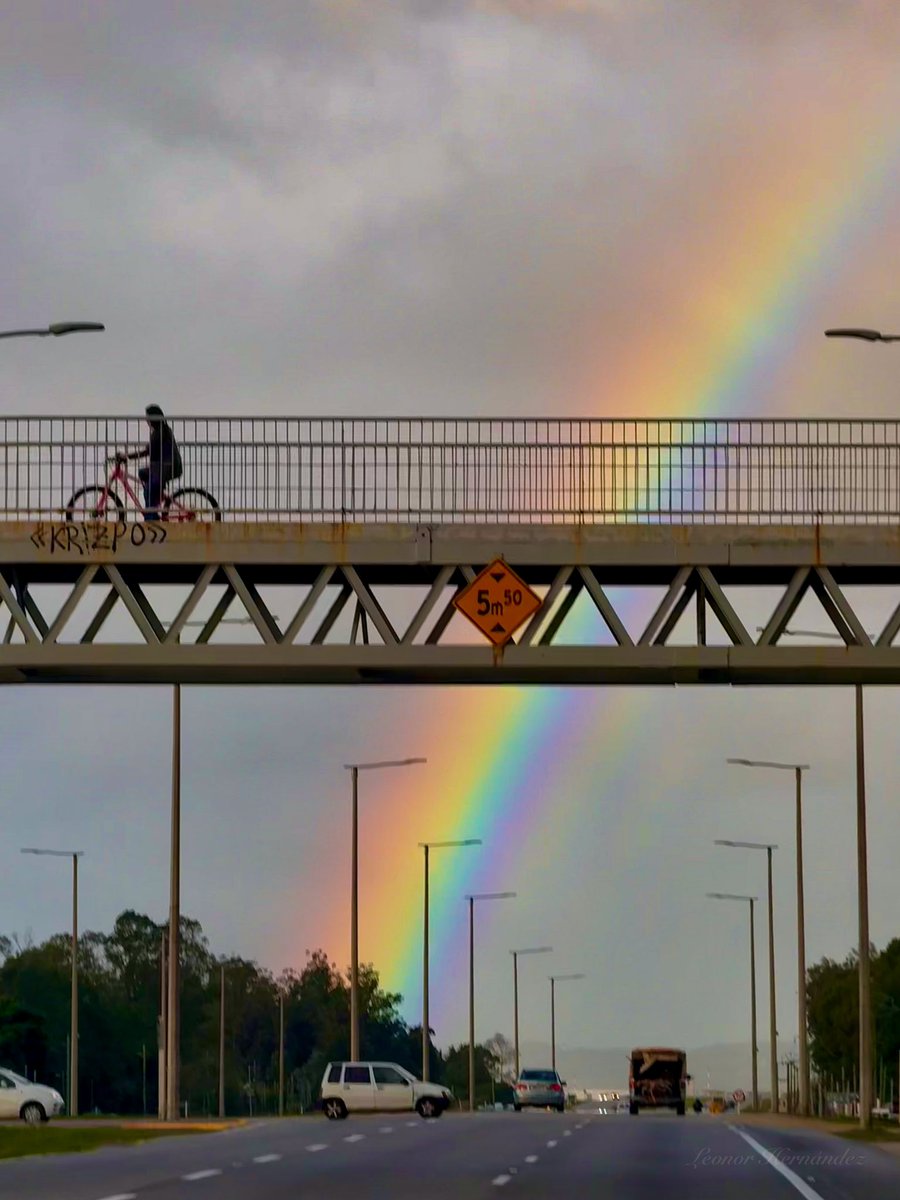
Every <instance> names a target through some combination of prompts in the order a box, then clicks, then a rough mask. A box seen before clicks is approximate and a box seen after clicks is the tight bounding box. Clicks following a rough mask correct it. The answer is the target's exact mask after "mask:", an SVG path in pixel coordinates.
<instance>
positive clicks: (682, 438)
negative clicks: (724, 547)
mask: <svg viewBox="0 0 900 1200" xmlns="http://www.w3.org/2000/svg"><path fill="white" fill-rule="evenodd" d="M170 424H171V426H172V429H173V431H174V433H175V436H176V438H177V440H178V444H179V446H180V448H181V452H182V456H183V460H184V474H183V477H182V479H181V480H179V482H178V484H177V485H176V486H186V487H202V488H205V489H207V490H208V491H209V492H211V493H213V495H215V496H216V498H217V499H218V501H219V504H220V506H221V508H222V510H223V514H224V519H225V520H234V521H263V520H269V521H282V522H299V521H304V522H317V521H318V522H325V521H329V522H331V521H347V522H362V523H365V522H436V523H468V524H473V523H484V522H503V523H519V522H521V523H567V524H568V523H585V524H613V523H648V524H659V523H670V524H682V523H687V524H698V523H709V524H719V523H722V524H726V523H727V524H770V523H788V524H801V523H802V524H808V523H810V522H825V523H872V524H888V523H893V522H897V521H898V520H900V421H895V420H824V419H823V420H762V419H760V420H749V419H748V420H737V419H735V420H706V419H701V418H697V419H681V420H674V419H673V420H666V419H660V420H653V419H646V420H637V419H633V420H612V419H603V420H579V419H571V420H570V419H522V420H510V419H494V418H422V419H415V418H374V417H369V418H349V417H348V418H340V417H333V418H330V417H326V418H312V417H301V418H297V417H246V418H241V417H221V418H217V417H173V418H170ZM146 438H147V427H146V425H145V423H144V422H143V420H138V419H132V418H120V417H46V416H41V417H5V418H0V519H5V520H12V519H24V518H32V517H33V518H42V519H52V518H54V517H56V518H57V519H58V518H59V517H60V516H61V515H62V514H63V513H64V512H65V509H66V504H67V501H68V499H69V497H70V496H71V495H72V494H73V493H74V492H75V491H76V490H77V489H79V488H81V487H84V486H88V485H91V484H95V483H98V482H102V481H103V480H104V479H105V478H106V477H107V474H108V470H109V468H108V467H107V465H106V459H107V457H108V455H110V454H112V453H113V452H114V451H115V450H116V449H121V448H128V449H134V448H136V447H137V446H139V445H141V444H142V443H145V442H146ZM132 466H135V467H136V466H137V464H132ZM135 490H136V492H137V493H138V495H140V488H139V487H138V486H137V485H136V484H135ZM120 499H121V500H122V501H123V503H124V505H125V508H126V511H127V515H128V516H129V518H130V519H136V518H137V517H138V515H139V510H138V508H137V507H136V506H135V505H134V504H133V503H132V502H131V501H130V500H129V499H128V497H127V496H126V495H125V494H120Z"/></svg>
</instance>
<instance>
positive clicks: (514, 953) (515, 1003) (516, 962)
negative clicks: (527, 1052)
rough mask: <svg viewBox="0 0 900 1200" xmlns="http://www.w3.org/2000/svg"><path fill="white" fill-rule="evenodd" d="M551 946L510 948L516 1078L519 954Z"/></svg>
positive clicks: (517, 1064)
mask: <svg viewBox="0 0 900 1200" xmlns="http://www.w3.org/2000/svg"><path fill="white" fill-rule="evenodd" d="M552 949H553V947H552V946H529V947H527V948H526V949H525V950H510V954H511V955H512V960H513V1029H514V1032H515V1042H516V1079H518V1078H519V955H520V954H549V953H550V952H551V950H552Z"/></svg>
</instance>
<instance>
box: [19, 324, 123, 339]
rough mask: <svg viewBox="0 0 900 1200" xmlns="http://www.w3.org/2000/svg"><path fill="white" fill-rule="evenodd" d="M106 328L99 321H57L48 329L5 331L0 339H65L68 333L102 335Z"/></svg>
mask: <svg viewBox="0 0 900 1200" xmlns="http://www.w3.org/2000/svg"><path fill="white" fill-rule="evenodd" d="M105 328H106V326H105V325H101V324H100V323H99V321H57V322H56V324H55V325H48V326H47V327H46V329H5V330H2V331H0V338H16V337H64V336H65V335H66V334H67V333H102V332H103V330H104V329H105Z"/></svg>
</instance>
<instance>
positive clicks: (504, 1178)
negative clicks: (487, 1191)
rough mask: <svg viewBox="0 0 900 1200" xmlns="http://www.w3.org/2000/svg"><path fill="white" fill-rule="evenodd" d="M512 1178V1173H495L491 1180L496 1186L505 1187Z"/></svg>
mask: <svg viewBox="0 0 900 1200" xmlns="http://www.w3.org/2000/svg"><path fill="white" fill-rule="evenodd" d="M511 1179H512V1175H495V1176H494V1178H493V1179H492V1180H491V1183H492V1184H493V1185H494V1187H505V1186H506V1185H507V1184H508V1183H509V1181H510V1180H511Z"/></svg>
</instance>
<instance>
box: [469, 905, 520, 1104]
mask: <svg viewBox="0 0 900 1200" xmlns="http://www.w3.org/2000/svg"><path fill="white" fill-rule="evenodd" d="M515 895H516V893H515V892H476V893H475V894H474V895H470V896H466V899H467V900H468V902H469V1112H474V1111H475V901H476V900H512V899H514V898H515Z"/></svg>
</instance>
